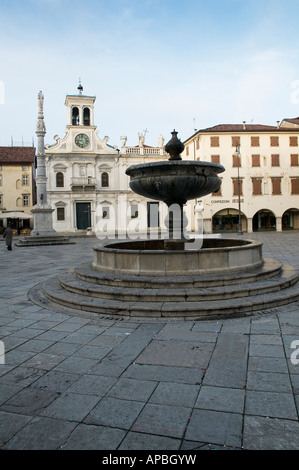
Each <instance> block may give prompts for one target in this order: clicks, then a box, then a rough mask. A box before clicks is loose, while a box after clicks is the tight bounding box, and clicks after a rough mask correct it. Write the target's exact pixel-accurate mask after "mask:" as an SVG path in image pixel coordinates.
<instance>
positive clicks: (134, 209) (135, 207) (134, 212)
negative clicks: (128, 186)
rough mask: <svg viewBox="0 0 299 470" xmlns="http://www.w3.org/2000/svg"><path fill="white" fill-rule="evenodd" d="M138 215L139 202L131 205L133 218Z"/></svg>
mask: <svg viewBox="0 0 299 470" xmlns="http://www.w3.org/2000/svg"><path fill="white" fill-rule="evenodd" d="M137 217H138V204H132V205H131V219H137Z"/></svg>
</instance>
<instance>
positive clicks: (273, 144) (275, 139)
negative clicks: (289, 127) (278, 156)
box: [270, 135, 279, 147]
mask: <svg viewBox="0 0 299 470" xmlns="http://www.w3.org/2000/svg"><path fill="white" fill-rule="evenodd" d="M270 145H271V147H278V146H279V137H278V136H277V135H276V136H271V137H270Z"/></svg>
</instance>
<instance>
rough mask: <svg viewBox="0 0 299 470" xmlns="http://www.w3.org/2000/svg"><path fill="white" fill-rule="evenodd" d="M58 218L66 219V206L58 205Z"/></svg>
mask: <svg viewBox="0 0 299 470" xmlns="http://www.w3.org/2000/svg"><path fill="white" fill-rule="evenodd" d="M57 220H65V211H64V207H57Z"/></svg>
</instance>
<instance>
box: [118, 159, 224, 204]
mask: <svg viewBox="0 0 299 470" xmlns="http://www.w3.org/2000/svg"><path fill="white" fill-rule="evenodd" d="M223 171H225V169H224V167H223V166H222V165H219V164H218V163H210V162H198V161H185V160H175V161H171V160H168V161H163V162H153V163H142V164H140V165H132V166H130V167H129V168H128V169H127V170H126V174H127V175H129V176H130V188H131V189H132V190H133V191H134V192H135V193H137V194H140V195H142V196H145V197H147V198H150V199H155V200H159V201H163V202H165V203H166V204H167V205H171V204H179V205H182V204H185V203H186V202H187V201H188V200H189V199H195V198H198V197H202V196H206V195H207V194H210V193H212V192H217V191H218V189H219V188H220V185H221V180H220V178H219V177H218V176H217V174H218V173H222V172H223Z"/></svg>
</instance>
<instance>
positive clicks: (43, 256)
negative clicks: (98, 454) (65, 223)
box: [0, 231, 299, 451]
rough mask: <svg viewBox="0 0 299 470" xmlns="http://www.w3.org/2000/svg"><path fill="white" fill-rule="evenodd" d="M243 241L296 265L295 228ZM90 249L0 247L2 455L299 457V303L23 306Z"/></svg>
mask: <svg viewBox="0 0 299 470" xmlns="http://www.w3.org/2000/svg"><path fill="white" fill-rule="evenodd" d="M235 236H236V235H235ZM245 237H247V238H256V239H258V240H261V241H263V243H264V245H263V253H264V256H265V257H270V258H274V259H277V260H279V261H284V262H286V263H289V264H292V265H293V266H295V267H297V268H298V269H299V232H298V231H293V232H291V231H290V232H283V233H274V232H269V233H256V234H253V235H250V236H248V235H246V234H245V235H244V238H245ZM96 243H97V241H96V240H95V239H90V238H85V239H77V240H76V244H75V245H66V246H50V247H47V246H43V247H26V248H25V247H22V248H18V247H16V246H13V251H12V252H8V251H7V250H6V247H5V244H4V242H0V262H1V266H2V269H1V284H0V296H1V307H0V339H1V341H2V343H0V345H2V346H3V345H4V348H5V355H4V360H3V361H2V362H4V363H3V364H0V447H1V448H2V449H104V450H139V449H144V450H147V451H149V450H159V451H161V450H174V451H175V450H180V451H184V450H185V451H187V450H201V449H204V450H206V449H211V450H212V449H219V450H220V449H260V450H266V449H284V450H286V449H297V450H298V448H299V422H298V408H299V364H296V363H297V362H299V360H298V359H299V305H298V303H294V304H291V305H288V306H285V307H279V308H274V309H273V308H272V309H271V310H268V311H266V312H264V313H258V314H256V315H254V316H252V317H244V318H237V319H227V320H221V321H216V320H215V321H203V322H200V321H183V320H182V321H169V322H165V323H163V322H162V321H155V320H153V319H152V320H150V321H146V320H142V321H138V320H134V321H133V320H128V321H126V320H120V319H113V318H106V317H103V316H96V315H94V314H90V315H85V316H84V315H82V314H81V315H80V313H79V312H74V313H65V312H61V311H60V312H58V311H57V312H55V311H52V310H48V309H45V308H41V307H40V306H39V305H36V304H34V303H33V302H31V301H30V300H29V297H28V291H29V290H30V289H31V288H32V287H33V286H35V285H37V284H38V283H40V282H41V281H44V280H45V279H47V278H50V277H53V276H56V275H57V274H58V273H59V272H61V271H65V270H66V269H68V268H70V267H73V266H76V265H78V264H79V263H81V262H84V261H88V260H91V259H92V256H93V252H92V246H93V245H95V244H96ZM294 341H298V345H296V343H294ZM297 351H298V354H297Z"/></svg>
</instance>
